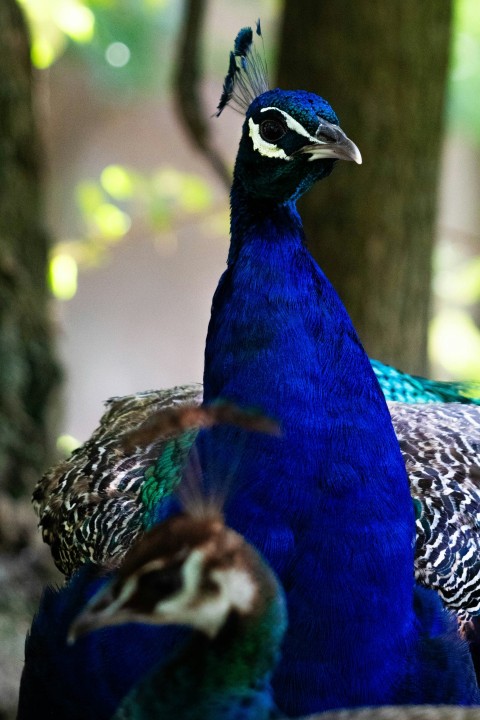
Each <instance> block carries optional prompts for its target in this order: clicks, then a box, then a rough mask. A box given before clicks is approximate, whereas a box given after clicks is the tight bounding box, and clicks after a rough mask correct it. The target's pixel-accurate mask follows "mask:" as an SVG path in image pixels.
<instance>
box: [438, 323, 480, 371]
mask: <svg viewBox="0 0 480 720" xmlns="http://www.w3.org/2000/svg"><path fill="white" fill-rule="evenodd" d="M429 353H430V357H431V358H432V359H433V360H435V361H436V362H440V363H441V364H442V365H443V366H444V367H445V369H446V370H448V372H449V373H451V375H452V376H453V377H457V378H462V379H465V380H480V331H479V329H478V328H477V326H476V325H475V323H474V321H473V320H472V318H471V317H470V316H469V315H468V313H467V312H464V311H462V310H444V311H442V312H440V313H439V314H438V315H436V317H435V318H434V319H433V320H432V322H431V324H430V334H429Z"/></svg>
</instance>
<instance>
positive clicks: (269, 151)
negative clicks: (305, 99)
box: [248, 107, 332, 160]
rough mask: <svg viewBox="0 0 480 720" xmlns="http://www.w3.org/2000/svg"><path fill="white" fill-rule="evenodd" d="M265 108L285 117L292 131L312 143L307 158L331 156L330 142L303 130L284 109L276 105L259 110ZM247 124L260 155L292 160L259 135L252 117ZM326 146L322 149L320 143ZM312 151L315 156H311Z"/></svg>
mask: <svg viewBox="0 0 480 720" xmlns="http://www.w3.org/2000/svg"><path fill="white" fill-rule="evenodd" d="M267 110H275V112H277V113H280V114H281V115H283V117H284V118H285V122H286V125H287V127H288V128H289V129H290V130H293V132H296V133H297V135H302V136H303V137H305V138H307V140H308V141H309V143H311V144H312V145H314V146H315V147H314V149H313V150H312V156H311V157H310V158H309V160H314V159H318V158H319V157H332V151H331V148H330V145H331V143H327V141H325V140H320V139H319V138H317V137H314V136H313V135H310V133H309V132H308V131H307V130H305V128H304V127H303V125H302V124H301V123H299V122H298V120H295V118H293V117H292V116H291V115H289V114H288V113H287V112H285V110H280V108H276V107H266V108H262V109H261V110H260V112H262V113H263V112H267ZM248 126H249V134H250V137H251V138H252V142H253V147H254V149H255V150H258V152H259V153H260V155H263V156H264V157H270V158H280V159H282V160H292V158H291V157H290V156H289V155H287V154H286V152H285V151H284V150H282V148H279V147H278V146H277V145H275V144H274V143H269V142H267V141H266V140H264V139H263V138H262V137H261V135H260V126H259V125H257V124H256V123H255V122H254V121H253V120H252V118H250V119H249V121H248ZM327 144H328V147H327V148H325V149H322V145H327ZM313 153H314V154H315V156H313Z"/></svg>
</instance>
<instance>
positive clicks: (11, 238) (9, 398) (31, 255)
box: [0, 0, 59, 547]
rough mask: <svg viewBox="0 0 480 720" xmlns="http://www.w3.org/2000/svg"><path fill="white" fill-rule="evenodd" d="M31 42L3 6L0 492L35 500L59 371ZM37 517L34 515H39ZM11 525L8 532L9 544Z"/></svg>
mask: <svg viewBox="0 0 480 720" xmlns="http://www.w3.org/2000/svg"><path fill="white" fill-rule="evenodd" d="M41 160H42V158H41V153H40V148H39V138H38V134H37V129H36V127H35V122H34V116H33V106H32V70H31V64H30V53H29V40H28V35H27V30H26V27H25V24H24V21H23V17H22V14H21V12H20V10H19V8H18V6H17V5H16V3H15V2H14V0H1V2H0V493H1V494H2V495H3V498H4V500H5V499H6V497H10V498H19V497H22V496H29V495H30V493H31V490H32V487H33V483H34V481H35V480H36V479H37V478H38V477H39V474H40V472H41V471H42V470H43V469H44V467H45V464H46V462H47V454H48V442H47V431H46V422H47V413H48V409H49V401H50V396H51V391H52V389H53V387H54V386H55V385H56V383H57V380H58V375H59V373H58V369H57V365H56V362H55V360H54V358H53V354H52V349H51V329H50V324H49V320H48V314H47V303H48V294H47V287H46V267H47V237H46V233H45V229H44V226H43V217H42V207H41V197H40V182H41V181H40V166H41ZM32 514H33V513H32ZM3 533H4V528H0V547H2V544H3V541H4V540H5V537H4V534H3Z"/></svg>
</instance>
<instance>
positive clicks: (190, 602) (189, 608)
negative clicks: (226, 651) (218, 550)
mask: <svg viewBox="0 0 480 720" xmlns="http://www.w3.org/2000/svg"><path fill="white" fill-rule="evenodd" d="M203 562H204V554H203V552H202V551H201V550H194V551H193V552H192V553H191V555H190V557H189V558H188V559H187V561H186V562H185V564H184V566H183V568H182V575H183V581H184V582H183V587H182V589H181V590H180V591H179V592H178V593H176V594H175V595H174V596H173V597H171V598H169V599H168V600H162V601H160V602H159V603H157V605H156V606H155V612H157V613H158V616H159V620H160V621H161V622H162V623H179V624H182V625H191V626H192V627H196V628H198V629H199V630H202V632H204V633H205V634H206V635H208V636H209V637H212V638H213V637H215V635H216V634H217V633H218V631H219V630H220V628H221V627H222V626H223V624H224V622H225V620H226V618H227V616H228V614H229V613H230V611H231V610H232V608H236V609H238V610H240V611H241V612H248V611H249V610H250V609H251V607H252V602H253V599H254V597H255V586H254V585H253V583H252V580H251V578H250V577H249V576H248V574H247V573H246V572H245V571H243V570H238V569H235V568H230V569H228V570H213V571H212V572H211V574H210V578H211V579H212V580H213V581H214V582H215V583H217V585H218V587H219V592H218V594H215V595H207V596H206V597H205V599H202V591H201V589H200V584H201V579H202V574H203Z"/></svg>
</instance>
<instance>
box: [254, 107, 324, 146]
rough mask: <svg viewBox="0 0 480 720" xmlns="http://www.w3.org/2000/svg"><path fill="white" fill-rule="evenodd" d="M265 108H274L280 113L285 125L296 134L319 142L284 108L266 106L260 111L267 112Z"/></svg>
mask: <svg viewBox="0 0 480 720" xmlns="http://www.w3.org/2000/svg"><path fill="white" fill-rule="evenodd" d="M267 110H275V111H276V112H279V113H281V115H283V117H284V118H285V122H286V123H287V127H289V128H290V130H293V131H294V132H296V133H297V135H303V137H306V138H308V139H309V140H310V142H317V143H318V142H319V140H318V139H317V138H315V137H313V136H312V135H310V133H309V132H307V131H306V130H305V128H304V127H303V125H301V124H300V123H299V122H298V120H295V118H293V117H292V116H291V115H289V114H288V113H287V112H285V110H280V108H276V107H268V108H262V109H261V110H260V112H267Z"/></svg>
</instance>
